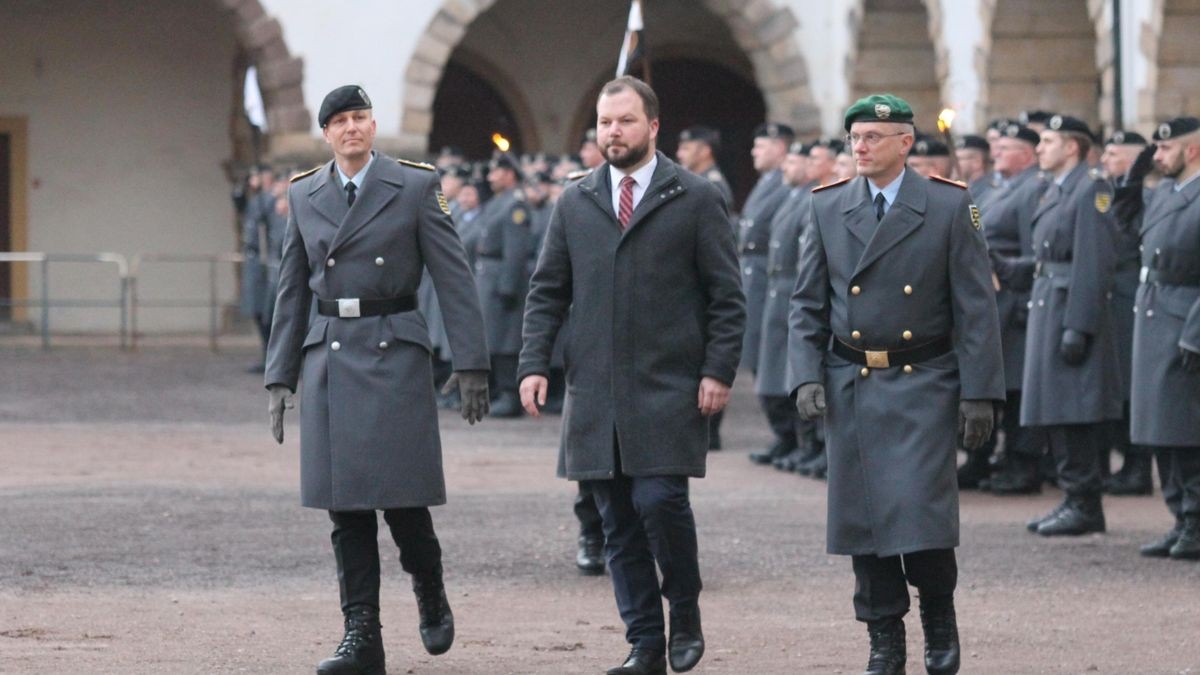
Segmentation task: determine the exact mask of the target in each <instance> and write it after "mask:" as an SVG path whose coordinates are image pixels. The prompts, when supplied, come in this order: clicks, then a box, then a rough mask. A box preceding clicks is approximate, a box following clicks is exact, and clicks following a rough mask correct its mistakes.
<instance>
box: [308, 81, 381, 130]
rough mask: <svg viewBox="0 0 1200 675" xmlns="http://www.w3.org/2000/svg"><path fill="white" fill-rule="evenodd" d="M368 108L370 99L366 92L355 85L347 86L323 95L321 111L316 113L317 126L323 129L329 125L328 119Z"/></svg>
mask: <svg viewBox="0 0 1200 675" xmlns="http://www.w3.org/2000/svg"><path fill="white" fill-rule="evenodd" d="M370 108H371V98H370V97H369V96H367V92H365V91H363V88H362V87H360V86H358V85H356V84H347V85H345V86H342V87H338V88H337V89H334V90H333V91H331V92H329V93H328V94H326V95H325V100H324V101H321V111H320V112H319V113H317V124H318V125H320V127H321V128H322V129H324V128H325V125H326V124H329V118H330V117H333V116H334V115H336V114H338V113H340V112H346V111H347V110H369V109H370Z"/></svg>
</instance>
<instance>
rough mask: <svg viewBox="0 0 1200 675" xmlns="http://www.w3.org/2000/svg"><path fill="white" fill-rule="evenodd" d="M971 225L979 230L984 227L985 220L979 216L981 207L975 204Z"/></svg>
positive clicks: (972, 210) (972, 207) (972, 209)
mask: <svg viewBox="0 0 1200 675" xmlns="http://www.w3.org/2000/svg"><path fill="white" fill-rule="evenodd" d="M971 225H972V226H973V227H974V228H975V229H977V230H978V229H979V228H981V227H983V222H982V221H981V220H980V218H979V207H978V206H975V205H974V204H972V205H971Z"/></svg>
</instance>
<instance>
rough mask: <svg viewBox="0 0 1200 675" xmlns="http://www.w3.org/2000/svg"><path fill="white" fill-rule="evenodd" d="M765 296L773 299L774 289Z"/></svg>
mask: <svg viewBox="0 0 1200 675" xmlns="http://www.w3.org/2000/svg"><path fill="white" fill-rule="evenodd" d="M767 295H768V296H770V297H772V298H773V297H775V290H774V289H772V290H771V292H770V293H768V294H767Z"/></svg>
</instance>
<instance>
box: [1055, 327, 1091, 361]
mask: <svg viewBox="0 0 1200 675" xmlns="http://www.w3.org/2000/svg"><path fill="white" fill-rule="evenodd" d="M1090 344H1091V339H1090V336H1089V335H1088V334H1087V333H1081V332H1080V331H1077V330H1075V329H1073V328H1067V329H1066V330H1064V331H1063V334H1062V342H1060V343H1059V345H1058V353H1059V355H1060V356H1062V358H1063V361H1066V362H1067V364H1068V365H1071V366H1077V365H1079V364H1081V363H1083V361H1084V359H1086V358H1087V354H1088V347H1089V346H1090Z"/></svg>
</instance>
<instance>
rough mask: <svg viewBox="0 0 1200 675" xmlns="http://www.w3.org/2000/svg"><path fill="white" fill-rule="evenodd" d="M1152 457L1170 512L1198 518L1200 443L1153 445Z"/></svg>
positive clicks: (1199, 510)
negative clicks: (1168, 446) (1156, 466)
mask: <svg viewBox="0 0 1200 675" xmlns="http://www.w3.org/2000/svg"><path fill="white" fill-rule="evenodd" d="M1154 457H1155V459H1156V460H1157V461H1158V475H1159V478H1160V479H1161V480H1162V491H1163V501H1165V502H1166V503H1167V508H1168V509H1170V511H1171V515H1173V516H1175V519H1176V520H1182V519H1183V517H1184V516H1192V517H1193V518H1200V447H1190V448H1155V450H1154Z"/></svg>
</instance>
